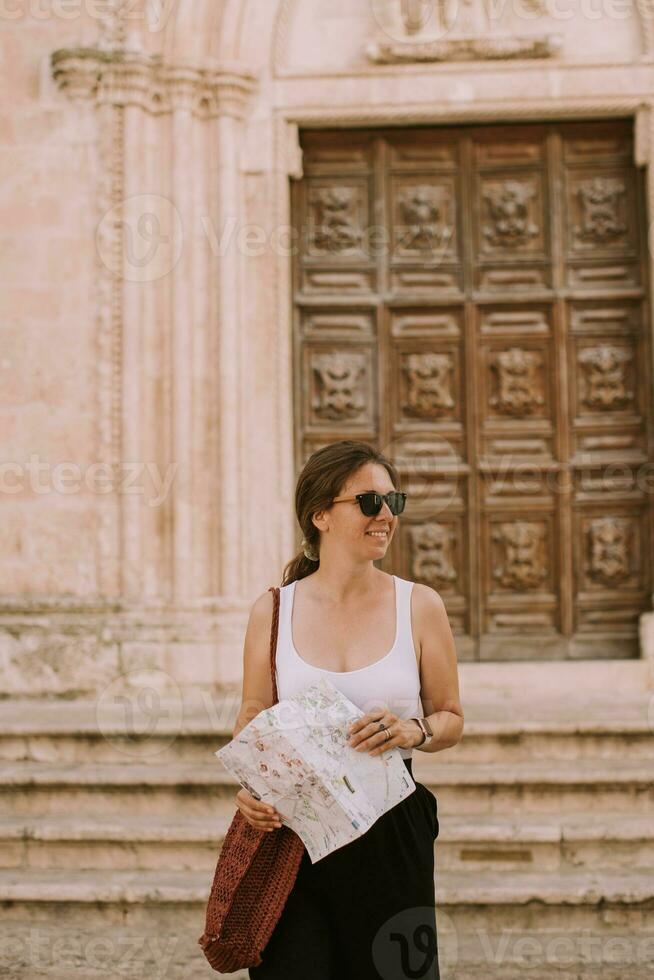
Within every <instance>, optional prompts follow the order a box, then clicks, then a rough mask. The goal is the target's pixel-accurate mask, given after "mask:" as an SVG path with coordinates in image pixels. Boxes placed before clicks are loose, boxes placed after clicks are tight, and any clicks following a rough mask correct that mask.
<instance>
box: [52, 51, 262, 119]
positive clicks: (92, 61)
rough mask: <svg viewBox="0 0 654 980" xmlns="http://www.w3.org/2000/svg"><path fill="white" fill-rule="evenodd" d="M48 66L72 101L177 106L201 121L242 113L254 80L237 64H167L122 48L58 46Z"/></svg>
mask: <svg viewBox="0 0 654 980" xmlns="http://www.w3.org/2000/svg"><path fill="white" fill-rule="evenodd" d="M51 66H52V75H53V78H54V80H55V82H56V83H57V85H58V86H59V87H60V89H61V90H62V91H64V92H66V94H68V95H69V96H70V97H71V98H73V99H93V100H95V101H96V102H97V103H109V104H113V105H139V106H141V108H142V109H144V110H145V111H146V112H150V113H155V114H157V113H164V112H171V111H172V110H173V109H174V108H176V107H178V106H183V107H185V108H188V109H190V110H191V112H192V113H193V114H194V115H196V116H199V117H200V118H203V119H208V118H212V117H215V116H222V115H233V116H242V115H243V112H244V108H245V104H246V102H247V99H248V97H249V95H250V93H251V92H252V90H253V88H254V86H255V82H256V79H255V76H254V75H253V74H252V73H251V72H250V71H249V70H247V69H246V68H244V67H242V66H238V65H230V66H222V65H215V64H211V65H210V64H204V63H203V64H167V63H165V62H164V61H163V60H162V58H161V57H160V56H158V55H147V54H144V53H143V52H140V51H129V50H126V49H124V48H115V49H112V50H102V49H100V48H82V47H80V48H60V49H59V50H57V51H54V52H53V54H52V56H51Z"/></svg>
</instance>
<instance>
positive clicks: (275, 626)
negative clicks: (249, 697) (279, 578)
mask: <svg viewBox="0 0 654 980" xmlns="http://www.w3.org/2000/svg"><path fill="white" fill-rule="evenodd" d="M268 591H269V592H272V594H273V617H272V624H271V627H270V672H271V674H272V692H273V704H277V702H278V701H279V696H278V694H277V680H276V678H275V657H276V654H277V633H278V631H279V587H278V586H276V585H271V586H270V588H269V589H268Z"/></svg>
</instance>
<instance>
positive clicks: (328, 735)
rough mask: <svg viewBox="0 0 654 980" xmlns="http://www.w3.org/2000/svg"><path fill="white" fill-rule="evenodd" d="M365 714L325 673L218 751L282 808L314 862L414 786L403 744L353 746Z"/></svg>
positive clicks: (247, 783)
mask: <svg viewBox="0 0 654 980" xmlns="http://www.w3.org/2000/svg"><path fill="white" fill-rule="evenodd" d="M363 714H364V712H362V711H361V709H360V708H359V707H357V705H355V704H353V703H352V701H350V700H349V698H346V697H345V695H344V694H342V693H341V692H340V691H339V690H337V688H335V687H334V685H333V684H332V683H331V681H329V680H327V679H325V678H321V679H320V680H319V681H317V682H316V683H315V684H311V685H310V686H309V687H306V688H304V690H303V691H300V692H299V693H298V694H295V695H293V697H290V698H284V699H282V700H281V701H278V702H277V704H274V705H273V706H272V707H271V708H266V709H265V710H264V711H260V712H259V714H258V715H257V716H256V717H255V718H253V719H252V721H251V722H249V724H247V725H245V727H244V728H242V729H241V731H240V732H239V733H238V735H237V736H236V738H233V739H232V741H231V742H229V743H228V744H227V745H225V746H224V747H223V748H222V749H218V751H217V752H216V755H217V756H218V758H219V759H220V761H221V762H222V763H223V765H224V766H225V768H226V769H227V770H228V771H229V772H230V773H231V774H232V775H233V776H235V777H236V779H238V781H239V783H240V784H241V785H242V786H244V787H245V789H246V790H247V791H248V792H249V793H251V794H252V796H254V797H256V798H257V799H260V800H263V801H264V802H265V803H268V804H269V805H271V806H273V807H274V808H275V809H276V810H277V812H278V813H279V815H280V817H281V820H282V823H284V824H286V825H287V826H288V827H290V828H291V829H292V830H294V831H295V833H296V834H297V835H298V836H299V837H300V838H301V839H302V841H303V843H304V845H305V847H306V849H307V851H308V853H309V857H310V858H311V862H312V863H314V864H315V862H316V861H319V860H320V859H321V858H323V857H325V855H326V854H329V853H330V852H331V851H335V850H337V849H338V848H339V847H343V845H344V844H349V843H350V841H352V840H354V839H355V838H357V837H360V836H362V834H365V832H366V831H367V830H368V829H369V828H370V827H371V826H372V825H373V824H374V823H375V821H376V820H378V819H379V817H381V816H382V814H384V813H386V811H387V810H390V809H391V808H392V807H394V806H396V805H397V804H398V803H400V802H401V801H402V800H403V799H405V798H406V797H407V796H410V795H411V793H413V792H414V791H415V788H416V784H415V782H414V781H413V779H412V778H411V774H410V773H409V770H408V769H407V768H406V766H405V764H404V761H403V759H402V756H401V754H400V751H399V749H397V748H392V749H388V750H387V751H385V752H382V753H380V754H379V755H372V756H371V755H370V753H369V752H357V751H356V750H355V749H354V748H352V746H350V745H348V744H347V730H348V728H349V726H350V724H351V723H352V722H353V721H354V720H355V719H356V718H360V717H361V716H362V715H363Z"/></svg>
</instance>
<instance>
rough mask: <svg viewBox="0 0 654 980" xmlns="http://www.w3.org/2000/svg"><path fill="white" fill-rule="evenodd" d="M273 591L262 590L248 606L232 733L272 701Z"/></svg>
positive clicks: (268, 706) (243, 726)
mask: <svg viewBox="0 0 654 980" xmlns="http://www.w3.org/2000/svg"><path fill="white" fill-rule="evenodd" d="M272 614H273V594H272V592H268V591H267V592H264V593H263V594H262V595H260V596H259V598H258V599H257V600H256V602H255V603H254V605H253V606H252V609H251V610H250V618H249V620H248V625H247V630H246V632H245V640H244V644H243V691H242V695H241V707H240V709H239V713H238V716H237V718H236V724H235V725H234V732H233V735H232V737H233V738H234V737H236V735H238V733H239V732H240V730H241V729H242V728H245V726H246V725H247V724H248V722H250V721H252V719H253V718H254V717H256V715H258V714H259V712H260V711H263V710H264V709H265V708H270V707H271V706H272V703H273V690H272V677H271V676H270V628H271V626H272Z"/></svg>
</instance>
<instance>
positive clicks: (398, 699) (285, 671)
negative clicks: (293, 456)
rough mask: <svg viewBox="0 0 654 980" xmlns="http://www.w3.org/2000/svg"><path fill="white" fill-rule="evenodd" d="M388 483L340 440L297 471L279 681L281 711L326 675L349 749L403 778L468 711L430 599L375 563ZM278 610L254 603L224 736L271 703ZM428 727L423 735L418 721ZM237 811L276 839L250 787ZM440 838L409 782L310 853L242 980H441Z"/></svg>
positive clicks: (382, 461)
mask: <svg viewBox="0 0 654 980" xmlns="http://www.w3.org/2000/svg"><path fill="white" fill-rule="evenodd" d="M398 484H399V479H398V473H397V471H396V469H395V467H394V465H393V463H392V462H390V460H388V459H387V458H386V457H385V456H384V455H383V454H381V453H379V452H377V451H376V450H375V449H373V448H372V447H371V446H369V445H367V444H365V443H360V442H353V441H351V440H343V441H341V442H336V443H333V444H331V445H328V446H325V447H324V448H322V449H320V450H318V451H317V452H315V453H314V454H313V455H312V456H311V457H310V459H309V460H308V461H307V463H306V465H305V466H304V469H303V470H302V473H301V474H300V477H299V480H298V483H297V488H296V495H295V508H296V514H297V518H298V521H299V524H300V527H301V529H302V531H303V533H304V540H303V550H302V552H301V553H300V554H299V555H298V556H297V557H296V558H295V559H294V560H293V561H291V562H290V563H289V564H288V565H287V566H286V568H285V569H284V576H283V585H282V588H281V589H280V610H279V633H278V639H277V654H276V670H277V687H278V694H279V698H280V700H281V699H282V698H285V697H290V696H291V695H293V694H294V693H295V692H296V691H299V690H302V689H303V688H304V687H306V686H307V685H309V684H311V683H314V682H315V681H316V680H318V679H319V678H321V677H327V678H328V679H329V680H330V681H332V683H333V684H334V685H335V686H336V687H337V688H338V689H339V690H340V691H341V692H342V693H343V694H345V696H346V697H348V698H349V699H350V700H351V701H353V702H354V703H355V704H356V705H357V706H358V707H359V708H360V709H361V710H362V711H363V712H364V714H363V715H362V716H361V717H360V718H358V719H356V721H355V722H354V724H353V725H352V729H351V734H350V739H351V742H350V744H351V747H352V749H353V751H364V752H369V753H370V754H371V755H379V754H380V753H383V752H390V751H398V752H399V754H400V755H401V757H402V759H403V761H404V764H405V765H406V767H407V769H408V770H409V772H412V764H411V756H412V751H413V750H414V749H417V750H422V751H425V752H436V751H438V750H440V749H445V748H449V747H450V746H452V745H455V744H456V743H457V742H458V741H459V740H460V738H461V735H462V731H463V711H462V710H461V704H460V701H459V689H458V676H457V661H456V650H455V646H454V640H453V637H452V632H451V630H450V626H449V622H448V618H447V613H446V611H445V607H444V605H443V601H442V600H441V598H440V596H439V595H438V593H437V592H435V591H434V590H433V589H431V588H430V587H429V586H426V585H422V584H419V583H415V584H414V583H413V582H410V581H408V580H406V579H402V578H399V577H398V576H395V575H388V574H387V573H386V572H382V571H381V570H379V569H378V568H376V567H375V565H374V562H376V561H379V559H381V558H383V556H384V555H385V554H386V552H387V550H388V547H389V545H390V542H391V540H392V538H393V537H394V535H395V533H396V531H397V525H398V521H399V515H400V514H401V512H402V510H403V507H404V497H405V495H404V494H403V493H402V492H401V491H397V490H396V487H397V486H398ZM272 600H273V596H272V593H271V592H270V591H266V592H264V593H263V595H261V596H259V598H258V599H257V600H256V602H255V603H254V605H253V607H252V611H251V614H250V619H249V623H248V627H247V633H246V637H245V649H244V676H243V704H242V707H241V711H240V712H239V716H238V720H237V723H236V726H235V729H234V735H237V734H238V732H239V731H240V729H241V728H242V727H243V726H244V725H246V724H247V723H248V722H249V721H250V720H251V719H252V718H253V717H254V716H255V715H256V714H258V712H259V711H261V710H262V709H264V708H267V707H269V706H270V705H271V704H272V703H273V695H272V682H271V677H270V663H269V656H270V651H269V642H270V639H269V638H270V627H271V622H272V609H273V603H272ZM393 637H394V638H395V639H394V641H393ZM391 644H392V645H391ZM384 651H385V652H384ZM423 715H424V717H425V720H426V721H427V722H429V723H430V726H431V729H432V730H433V736H432V737H429V738H427V737H426V734H425V732H424V731H423V730H422V728H421V726H420V724H419V723H418V722H417V721H416V720H415V719H416V718H422V717H423ZM236 802H237V805H238V807H239V809H240V810H241V812H242V813H243V815H244V816H245V818H246V819H247V820H248V821H249V823H251V824H252V826H254V827H257V828H258V829H265V830H267V831H269V832H274V830H275V828H277V827H280V826H281V821H280V819H279V815H278V814H277V813H275V812H274V811H273V810H272V809H271V808H270V807H269V806H268V805H267V804H264V803H263V802H260V801H258V800H257V799H255V798H254V797H253V796H251V795H250V793H248V792H247V791H246V790H245V789H241V790H239V792H238V794H237V796H236ZM438 831H439V825H438V810H437V802H436V798H435V796H434V795H433V793H431V791H430V790H428V789H427V787H425V786H424V785H423V784H421V783H418V784H417V785H416V789H415V790H414V792H413V793H411V795H410V796H408V797H406V798H405V799H404V800H402V801H401V802H400V803H398V804H397V805H396V806H394V807H392V808H391V809H390V810H388V811H387V812H386V813H384V814H383V815H382V816H381V817H380V818H379V819H378V820H377V821H375V823H374V824H373V825H372V827H370V828H369V829H368V831H367V832H366V833H365V834H363V835H362V836H361V837H358V838H356V839H355V840H354V841H351V842H350V843H349V844H346V845H344V846H343V847H340V848H338V849H337V850H335V851H332V852H331V853H330V854H328V855H326V857H324V858H322V859H321V860H319V861H316V863H315V864H312V863H311V860H310V858H309V856H308V853H307V851H306V850H305V852H304V855H303V857H302V861H301V863H300V868H299V871H298V876H297V879H296V881H295V884H294V886H293V890H292V891H291V893H290V895H289V897H288V900H287V902H286V904H285V906H284V909H283V911H282V914H281V917H280V919H279V920H278V922H277V924H276V926H275V929H274V931H273V933H272V935H271V937H270V940H269V942H268V944H267V946H266V948H265V949H264V951H263V953H262V962H261V963H260V964H259V966H257V967H252V968H250V970H249V976H250V978H251V980H379V978H382V980H406V978H408V977H415V978H418V977H420V978H428V980H439V977H440V973H439V968H438V945H437V937H436V921H435V891H434V841H435V840H436V838H437V836H438Z"/></svg>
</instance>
